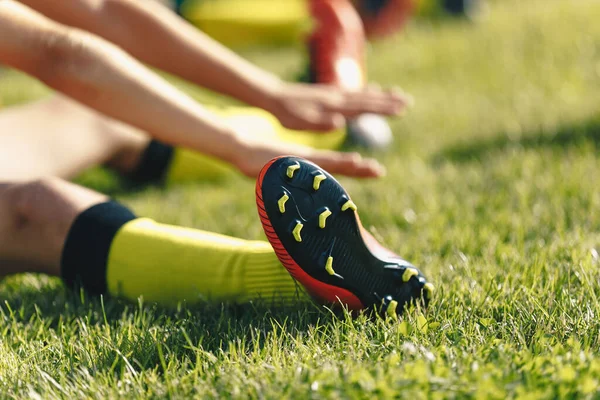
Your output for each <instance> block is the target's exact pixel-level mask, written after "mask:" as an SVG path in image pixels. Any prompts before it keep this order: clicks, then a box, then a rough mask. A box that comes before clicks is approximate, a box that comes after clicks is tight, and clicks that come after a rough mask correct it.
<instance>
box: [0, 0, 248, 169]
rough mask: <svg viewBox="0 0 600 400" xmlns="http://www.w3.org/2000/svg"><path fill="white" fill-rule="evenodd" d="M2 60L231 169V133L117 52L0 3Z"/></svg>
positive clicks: (235, 145)
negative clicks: (215, 159) (221, 161)
mask: <svg viewBox="0 0 600 400" xmlns="http://www.w3.org/2000/svg"><path fill="white" fill-rule="evenodd" d="M0 62H1V63H5V64H8V65H9V66H12V67H14V68H17V69H20V70H22V71H24V72H26V73H28V74H30V75H33V76H35V77H37V78H38V79H40V80H41V81H43V82H44V83H46V84H47V85H48V86H50V87H52V88H54V89H56V90H58V91H60V92H62V93H64V94H66V95H68V96H70V97H72V98H74V99H76V100H78V101H79V102H81V103H83V104H86V105H87V106H89V107H91V108H94V109H96V110H98V111H100V112H102V113H103V114H106V115H108V116H110V117H113V118H115V119H118V120H121V121H124V122H127V123H129V124H131V125H134V126H136V127H138V128H140V129H143V130H145V131H147V132H148V133H149V134H150V135H152V136H153V137H155V138H156V139H159V140H161V141H164V142H167V143H171V144H174V145H181V146H185V147H189V148H191V149H194V150H197V151H200V152H202V153H206V154H210V155H212V156H215V157H218V158H220V159H222V160H224V161H227V162H230V163H234V164H235V161H236V160H235V156H236V153H237V152H239V151H240V146H241V144H240V143H241V142H240V140H239V138H238V136H237V135H236V133H235V132H233V131H231V130H230V129H229V128H228V127H227V126H226V125H224V124H223V123H221V122H220V121H219V120H218V119H216V118H215V117H213V116H212V115H211V114H209V113H208V112H207V111H205V110H204V109H203V108H202V107H200V106H199V105H198V104H197V103H195V102H194V101H193V100H192V99H190V98H189V97H187V96H186V95H184V94H183V93H181V92H179V91H177V90H176V89H175V88H174V87H172V86H171V85H169V84H168V83H167V82H166V81H164V80H162V79H161V78H160V77H158V76H157V75H155V74H153V73H152V72H151V71H149V70H148V69H146V68H145V67H144V66H142V65H141V64H139V63H138V62H136V61H135V60H134V59H132V58H131V57H130V56H128V55H127V54H126V53H124V52H123V51H121V50H120V49H119V48H117V47H116V46H114V45H112V44H110V43H108V42H106V41H104V40H102V39H99V38H96V37H94V36H92V35H89V34H86V33H84V32H82V31H79V30H75V29H72V28H67V27H64V26H62V25H59V24H57V23H55V22H53V21H51V20H48V19H47V18H45V17H43V16H42V15H40V14H37V13H35V12H34V11H32V10H30V9H28V8H27V7H24V6H22V5H20V4H18V3H15V2H14V1H11V0H0Z"/></svg>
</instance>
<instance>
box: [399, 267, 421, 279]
mask: <svg viewBox="0 0 600 400" xmlns="http://www.w3.org/2000/svg"><path fill="white" fill-rule="evenodd" d="M413 276H419V271H417V270H416V269H414V268H406V271H404V273H403V274H402V281H403V282H408V281H410V278H412V277H413Z"/></svg>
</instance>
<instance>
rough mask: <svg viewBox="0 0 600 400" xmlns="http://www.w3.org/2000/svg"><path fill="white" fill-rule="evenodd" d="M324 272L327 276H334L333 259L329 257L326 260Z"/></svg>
mask: <svg viewBox="0 0 600 400" xmlns="http://www.w3.org/2000/svg"><path fill="white" fill-rule="evenodd" d="M325 271H327V273H328V274H329V275H335V271H334V270H333V257H331V256H329V258H327V262H326V263H325Z"/></svg>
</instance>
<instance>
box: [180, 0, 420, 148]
mask: <svg viewBox="0 0 600 400" xmlns="http://www.w3.org/2000/svg"><path fill="white" fill-rule="evenodd" d="M176 6H177V7H178V10H179V12H180V14H181V15H182V16H183V17H184V18H186V19H188V20H189V21H191V22H192V23H193V24H194V25H196V26H197V27H198V28H200V29H201V30H202V31H203V32H205V33H207V34H208V35H210V36H212V37H213V38H215V39H216V40H218V41H220V42H222V43H224V44H226V45H228V46H231V47H240V46H245V45H260V44H262V45H264V44H267V45H281V44H298V43H306V46H307V49H308V56H309V67H308V73H307V74H306V77H305V79H304V80H305V81H307V82H311V83H317V84H327V85H335V86H338V87H342V88H347V89H358V88H361V87H363V86H364V85H365V84H367V83H368V82H367V73H366V65H365V57H366V54H365V51H366V49H365V45H366V39H367V37H368V38H370V39H377V38H383V37H387V36H390V35H392V34H394V33H396V32H398V31H399V30H401V29H402V27H403V26H404V25H405V23H406V22H407V20H408V17H409V16H410V15H411V13H412V11H413V9H414V6H415V3H414V0H354V1H352V2H351V1H350V0H282V1H278V2H273V1H270V0H251V1H248V0H187V1H186V0H182V1H178V2H177V4H176ZM347 132H348V135H349V138H350V139H351V140H352V141H353V142H354V143H355V144H359V145H362V146H365V147H369V148H385V147H387V146H388V145H389V144H390V143H391V141H392V132H391V129H390V127H389V125H388V124H387V122H386V121H385V119H384V118H382V117H380V116H377V115H373V114H366V115H363V116H359V117H358V118H355V119H352V120H350V121H348V127H347Z"/></svg>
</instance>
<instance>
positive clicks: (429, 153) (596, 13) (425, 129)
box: [0, 0, 600, 399]
mask: <svg viewBox="0 0 600 400" xmlns="http://www.w3.org/2000/svg"><path fill="white" fill-rule="evenodd" d="M599 19H600V3H598V2H595V1H592V0H580V1H577V2H572V1H567V0H552V1H544V0H531V1H527V2H521V1H516V0H506V1H502V2H500V1H498V2H493V3H492V5H491V9H490V14H489V15H488V17H487V19H485V20H484V21H482V22H480V23H476V24H473V23H466V22H452V21H439V22H433V23H431V22H425V21H421V22H415V23H413V24H412V25H411V26H410V27H409V29H408V31H407V32H406V33H405V34H404V35H403V36H401V37H399V38H397V39H395V40H392V41H390V42H386V43H381V44H377V45H375V46H374V47H373V48H372V50H371V53H370V73H371V77H372V78H373V80H376V81H379V82H381V83H382V84H386V85H387V84H397V85H401V86H402V87H403V88H404V89H405V90H407V91H409V92H411V93H412V94H414V95H415V97H416V99H417V104H416V107H415V108H414V110H412V111H411V112H410V113H409V114H408V115H407V116H406V118H404V119H402V120H395V121H393V127H394V130H395V132H396V136H397V139H396V143H395V145H394V147H393V149H391V150H390V151H389V152H387V153H385V154H383V155H379V157H380V158H381V159H382V160H383V162H384V163H385V164H386V166H387V167H388V176H387V177H386V178H385V179H382V180H380V181H369V182H367V181H355V180H349V179H343V183H344V184H345V185H346V186H347V188H348V190H349V191H350V193H351V194H352V195H353V198H354V200H355V202H356V203H357V204H358V206H359V208H360V210H361V212H362V214H361V215H362V218H363V221H364V223H365V225H366V226H367V227H372V228H374V233H375V235H376V236H377V237H378V238H379V239H381V241H382V242H383V243H385V244H386V245H388V246H389V247H391V248H393V249H395V250H397V252H398V253H399V254H401V255H403V256H405V257H406V258H408V259H409V260H411V261H413V262H414V263H415V264H416V265H419V266H421V267H422V268H423V270H424V271H425V273H426V275H427V276H428V278H429V279H430V280H431V281H432V282H434V283H435V284H436V286H437V287H438V291H437V296H436V298H435V300H434V301H433V303H432V304H431V307H430V309H429V310H428V312H427V313H426V315H425V319H426V320H425V321H424V320H423V319H422V318H419V317H418V316H417V315H408V316H407V317H406V318H405V319H404V321H403V322H402V323H400V324H395V323H387V322H385V321H375V322H371V321H367V320H365V319H363V318H359V319H357V320H351V319H350V318H337V317H335V316H333V315H332V314H331V313H330V312H328V311H327V310H325V309H322V308H319V307H317V306H308V307H300V308H292V309H270V310H269V309H268V308H265V307H263V306H261V305H249V306H244V307H233V306H220V305H206V304H204V305H197V306H188V305H181V306H180V307H179V308H177V309H176V310H172V309H163V308H160V307H157V306H155V305H152V304H144V303H143V301H140V302H139V303H138V304H131V303H127V302H122V301H118V300H106V301H104V302H102V301H100V300H98V299H88V298H86V297H85V296H84V295H80V294H72V293H67V292H66V291H65V290H64V288H63V286H62V284H61V283H60V281H59V280H58V279H50V278H47V277H40V276H18V277H11V278H9V279H6V280H5V281H4V282H3V283H1V284H0V302H1V304H0V397H2V398H23V397H33V398H71V399H72V398H98V399H104V398H162V397H172V398H188V397H192V396H195V397H198V398H221V397H226V398H373V397H380V398H392V397H393V398H407V399H418V398H498V399H504V398H506V397H527V398H575V397H582V398H586V397H587V398H598V397H600V391H599V385H600V356H599V354H598V349H599V348H600V338H599V333H600V322H599V315H600V298H599V296H600V287H599V284H598V282H600V272H599V270H600V268H599V267H600V265H599V263H600V256H599V255H598V252H599V251H600V250H597V248H598V241H599V239H600V235H599V232H600V216H599V213H598V210H599V209H600V191H599V190H598V177H599V176H600V173H599V172H600V163H599V161H600V158H599V156H598V146H599V142H600V118H599V117H600V116H599V110H600V24H598V23H597V21H598V20H599ZM245 55H247V56H248V57H250V58H251V59H253V60H254V61H256V62H258V63H259V64H261V65H263V66H265V67H267V68H271V69H273V70H275V71H277V72H278V73H280V74H282V75H284V76H287V77H292V75H293V74H294V73H295V72H297V70H298V68H299V67H300V66H301V65H302V60H301V56H300V54H299V53H298V52H296V51H295V50H268V51H267V50H264V49H258V50H256V51H248V52H246V53H245ZM0 88H1V90H0V92H1V95H0V96H1V98H2V101H3V103H4V104H11V103H16V102H21V101H25V100H28V99H33V98H37V97H39V96H42V95H45V93H46V90H45V89H44V88H43V87H41V86H40V85H38V84H35V83H33V82H32V81H31V80H29V79H28V78H25V77H23V76H21V75H18V74H14V73H10V72H9V73H8V74H7V75H4V77H3V78H2V79H1V80H0ZM188 89H189V90H190V91H192V93H193V94H194V95H196V96H198V97H199V98H201V99H207V98H208V96H207V95H206V94H205V93H202V92H198V91H196V90H195V89H191V88H188ZM81 181H82V182H84V183H87V184H89V185H91V186H92V187H95V188H97V189H100V190H105V191H109V192H110V193H111V194H114V195H115V196H117V197H118V198H119V199H120V200H121V201H123V202H125V203H126V204H128V205H130V206H132V207H133V208H134V209H135V210H136V211H137V212H138V213H139V214H143V215H148V216H151V217H154V218H156V219H158V220H160V221H162V222H166V223H172V224H181V225H186V226H193V227H198V228H202V229H207V230H214V231H218V232H221V233H225V234H230V235H235V236H241V237H244V238H261V227H260V224H259V222H258V218H257V215H256V211H255V206H254V197H253V184H254V183H253V182H251V181H249V180H246V179H244V178H241V177H239V178H238V177H232V178H231V179H230V180H229V181H228V182H227V183H226V184H208V183H197V184H192V185H185V186H173V187H169V188H167V189H164V190H163V189H147V190H144V191H142V192H134V193H132V192H128V191H126V190H124V189H123V187H121V186H120V185H119V184H118V182H117V181H116V179H115V178H114V177H112V176H111V175H109V174H106V173H103V172H100V171H93V172H91V173H89V174H86V175H85V176H84V177H83V178H82V179H81ZM240 193H245V194H246V195H243V196H240ZM225 211H227V214H225Z"/></svg>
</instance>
